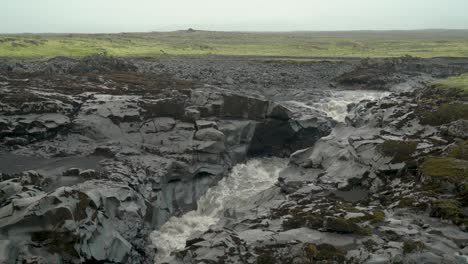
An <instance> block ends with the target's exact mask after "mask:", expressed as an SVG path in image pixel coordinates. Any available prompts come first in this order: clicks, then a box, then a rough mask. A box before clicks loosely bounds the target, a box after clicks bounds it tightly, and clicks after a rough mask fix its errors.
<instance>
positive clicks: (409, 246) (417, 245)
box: [403, 240, 426, 254]
mask: <svg viewBox="0 0 468 264" xmlns="http://www.w3.org/2000/svg"><path fill="white" fill-rule="evenodd" d="M425 247H426V246H425V245H424V243H423V242H421V241H414V240H406V241H404V242H403V253H404V254H411V253H415V252H420V251H422V250H423V249H424V248H425Z"/></svg>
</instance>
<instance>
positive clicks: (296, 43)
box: [0, 31, 468, 59]
mask: <svg viewBox="0 0 468 264" xmlns="http://www.w3.org/2000/svg"><path fill="white" fill-rule="evenodd" d="M96 53H100V54H107V55H110V56H124V57H145V56H148V57H153V56H160V55H162V56H164V55H166V54H169V55H246V56H291V57H398V56H404V55H411V56H415V57H438V56H448V57H468V34H467V33H466V32H465V31H447V32H438V31H408V32H405V31H402V32H397V31H396V32H364V31H363V32H288V33H246V32H210V31H177V32H152V33H122V34H42V35H36V34H34V35H33V34H21V35H0V57H3V58H25V59H47V58H51V57H56V56H68V57H83V56H87V55H90V54H96Z"/></svg>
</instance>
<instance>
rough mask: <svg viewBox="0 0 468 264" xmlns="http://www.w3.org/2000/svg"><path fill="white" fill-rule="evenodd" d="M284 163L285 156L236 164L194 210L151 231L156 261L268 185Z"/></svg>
mask: <svg viewBox="0 0 468 264" xmlns="http://www.w3.org/2000/svg"><path fill="white" fill-rule="evenodd" d="M286 164H287V160H286V159H278V158H264V159H252V160H249V161H248V162H246V163H245V164H238V165H236V166H235V167H234V168H233V169H232V171H231V173H230V174H229V175H228V176H227V177H225V178H224V179H222V180H221V181H220V182H219V183H218V184H217V185H216V186H214V187H212V188H210V189H209V190H208V191H207V192H206V194H205V195H203V196H202V197H201V198H200V199H199V201H198V203H197V206H198V209H197V210H196V211H191V212H188V213H186V214H184V215H183V216H181V217H171V218H170V219H169V220H168V221H167V222H166V223H165V224H164V225H163V226H161V228H160V229H159V230H156V231H154V232H153V233H152V234H151V239H152V241H153V244H154V245H155V246H156V248H157V249H158V255H157V256H156V260H155V261H156V263H161V262H163V261H164V260H165V259H166V258H167V257H168V256H169V254H170V253H171V252H173V251H176V250H181V249H183V248H184V247H185V241H186V240H187V238H189V236H190V235H191V234H193V233H195V232H197V231H206V230H208V228H209V227H210V226H211V225H213V224H215V223H216V222H217V221H218V220H219V217H220V214H222V212H223V211H224V209H225V208H230V207H231V208H232V207H236V206H242V205H244V204H246V203H248V202H249V198H251V197H252V196H253V195H255V194H257V193H259V192H261V191H263V190H266V189H268V188H269V187H271V186H272V185H273V184H274V183H275V182H276V180H277V178H278V174H279V172H280V171H281V170H282V169H283V168H285V167H286Z"/></svg>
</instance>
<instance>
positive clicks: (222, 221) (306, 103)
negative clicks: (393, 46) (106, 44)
mask: <svg viewBox="0 0 468 264" xmlns="http://www.w3.org/2000/svg"><path fill="white" fill-rule="evenodd" d="M464 72H468V60H465V59H442V58H440V59H417V58H411V57H405V58H397V59H370V60H362V61H361V60H344V61H319V62H307V63H292V62H270V61H269V62H264V61H250V60H245V59H223V60H214V59H213V60H208V59H202V58H194V59H191V60H187V59H179V58H173V59H171V60H168V59H161V60H156V61H154V60H142V59H119V58H108V57H102V56H92V57H88V58H84V59H82V60H75V59H68V58H56V59H52V60H49V61H46V62H11V61H5V62H1V63H0V142H1V143H0V144H1V145H0V150H1V152H0V173H1V174H0V177H1V178H0V180H1V182H0V262H1V263H155V262H156V263H416V262H422V263H467V262H468V234H467V232H466V231H467V229H466V226H467V225H468V212H467V206H468V204H467V201H468V200H467V199H468V198H467V197H468V196H467V190H468V189H467V186H468V180H467V174H466V173H467V163H468V158H467V156H466V148H467V146H468V145H467V143H466V140H467V139H468V135H467V133H466V131H468V129H467V128H468V121H466V120H467V118H468V108H467V107H466V106H467V104H466V95H465V94H464V93H463V92H462V91H452V90H443V89H440V88H438V87H433V86H431V85H430V83H431V81H432V80H434V79H437V78H446V77H448V76H451V75H458V74H461V73H464ZM266 157H269V158H266ZM272 157H274V158H272ZM175 239H178V241H176V243H172V242H171V240H175ZM167 245H169V246H167Z"/></svg>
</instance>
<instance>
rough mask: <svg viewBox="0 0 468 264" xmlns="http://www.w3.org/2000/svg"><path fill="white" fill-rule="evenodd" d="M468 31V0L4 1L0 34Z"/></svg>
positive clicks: (2, 1) (2, 2) (1, 3)
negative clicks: (205, 31)
mask: <svg viewBox="0 0 468 264" xmlns="http://www.w3.org/2000/svg"><path fill="white" fill-rule="evenodd" d="M187 28H194V29H200V30H222V31H302V30H309V31H331V30H333V31H335V30H396V29H403V30H405V29H428V28H431V29H435V28H444V29H448V28H450V29H468V0H287V1H285V0H0V33H104V32H108V33H111V32H148V31H172V30H180V29H187Z"/></svg>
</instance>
